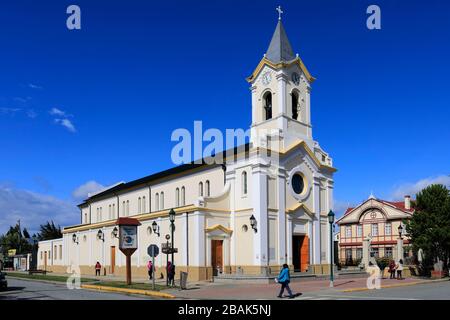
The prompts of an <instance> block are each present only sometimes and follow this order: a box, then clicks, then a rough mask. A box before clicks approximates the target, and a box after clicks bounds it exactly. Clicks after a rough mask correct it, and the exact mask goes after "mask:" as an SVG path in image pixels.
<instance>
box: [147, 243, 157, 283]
mask: <svg viewBox="0 0 450 320" xmlns="http://www.w3.org/2000/svg"><path fill="white" fill-rule="evenodd" d="M147 253H148V255H149V256H150V257H151V258H152V287H153V290H155V258H156V257H157V256H158V254H159V248H158V246H157V245H156V244H151V245H149V246H148V248H147Z"/></svg>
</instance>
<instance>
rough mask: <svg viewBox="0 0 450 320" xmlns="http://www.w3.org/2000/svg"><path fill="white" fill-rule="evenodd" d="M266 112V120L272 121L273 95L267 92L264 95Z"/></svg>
mask: <svg viewBox="0 0 450 320" xmlns="http://www.w3.org/2000/svg"><path fill="white" fill-rule="evenodd" d="M263 99H264V110H265V120H269V119H272V93H271V92H266V93H265V94H264V97H263Z"/></svg>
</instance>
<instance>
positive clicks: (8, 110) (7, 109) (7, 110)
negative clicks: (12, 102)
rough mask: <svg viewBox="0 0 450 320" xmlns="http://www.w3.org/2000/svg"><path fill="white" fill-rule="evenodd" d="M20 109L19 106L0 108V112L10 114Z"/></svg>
mask: <svg viewBox="0 0 450 320" xmlns="http://www.w3.org/2000/svg"><path fill="white" fill-rule="evenodd" d="M21 110H22V109H20V108H4V107H2V108H0V114H11V115H14V114H16V113H17V112H19V111H21Z"/></svg>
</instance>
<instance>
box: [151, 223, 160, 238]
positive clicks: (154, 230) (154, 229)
mask: <svg viewBox="0 0 450 320" xmlns="http://www.w3.org/2000/svg"><path fill="white" fill-rule="evenodd" d="M152 230H153V233H154V234H157V235H158V237H159V230H158V224H157V223H156V221H153V223H152Z"/></svg>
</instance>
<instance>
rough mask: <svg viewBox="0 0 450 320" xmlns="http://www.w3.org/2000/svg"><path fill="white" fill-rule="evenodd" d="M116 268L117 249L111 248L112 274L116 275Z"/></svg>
mask: <svg viewBox="0 0 450 320" xmlns="http://www.w3.org/2000/svg"><path fill="white" fill-rule="evenodd" d="M115 267H116V247H115V246H112V247H111V274H114V268H115Z"/></svg>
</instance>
